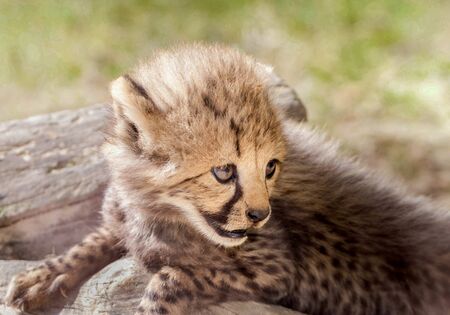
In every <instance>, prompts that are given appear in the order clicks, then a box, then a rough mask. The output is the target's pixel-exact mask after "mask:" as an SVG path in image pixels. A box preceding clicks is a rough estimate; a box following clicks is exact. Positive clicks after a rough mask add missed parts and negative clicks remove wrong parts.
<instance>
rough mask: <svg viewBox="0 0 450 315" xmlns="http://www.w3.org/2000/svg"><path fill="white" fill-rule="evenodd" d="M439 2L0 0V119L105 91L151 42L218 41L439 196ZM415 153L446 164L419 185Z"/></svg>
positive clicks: (315, 116)
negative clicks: (250, 58)
mask: <svg viewBox="0 0 450 315" xmlns="http://www.w3.org/2000/svg"><path fill="white" fill-rule="evenodd" d="M449 10H450V3H449V2H448V1H444V0H442V1H440V0H434V1H419V0H378V1H369V0H310V1H305V0H301V1H288V0H278V1H256V0H239V1H238V0H218V1H206V0H192V1H188V0H179V1H162V0H154V1H143V0H130V1H126V2H125V1H118V0H96V1H67V0H60V1H56V0H41V1H8V0H0V12H1V14H0V121H1V120H8V119H15V118H22V117H26V116H30V115H33V114H37V113H44V112H50V111H56V110H61V109H65V108H76V107H81V106H86V105H90V104H93V103H96V102H104V101H108V99H109V97H108V91H107V86H108V83H109V82H110V81H111V80H112V79H114V78H115V77H117V76H118V75H119V74H121V73H122V72H124V71H125V70H126V69H127V68H129V67H130V66H132V65H133V64H134V63H135V62H136V60H138V59H139V58H141V57H143V56H146V55H148V54H150V53H151V52H152V51H153V50H154V49H156V48H159V47H165V46H169V45H171V44H173V43H177V42H186V41H194V40H203V41H220V42H225V43H228V44H230V45H234V46H237V47H240V48H241V49H243V50H245V51H247V52H249V53H251V54H253V55H255V56H256V57H258V58H259V59H260V60H262V61H264V62H266V63H270V64H272V65H274V66H275V69H276V70H277V71H278V72H279V73H280V74H281V75H282V76H283V77H284V78H286V79H287V81H288V82H289V83H290V84H292V85H293V86H294V87H295V88H296V89H297V90H298V91H299V94H300V95H301V97H302V98H303V100H304V102H305V103H306V105H307V107H308V110H309V112H310V117H311V120H312V121H313V122H314V123H315V124H318V125H320V126H323V128H324V129H326V130H328V131H329V132H330V133H332V134H333V135H334V136H336V137H338V138H341V139H342V140H343V142H344V144H345V145H346V146H347V147H348V148H349V149H350V150H352V151H355V152H357V153H358V154H360V155H362V156H363V157H364V158H365V159H366V160H367V161H368V162H369V163H373V164H375V165H379V164H383V163H382V162H381V161H383V159H387V161H388V164H387V165H384V164H383V165H382V166H383V167H387V168H388V169H390V170H391V171H392V172H394V173H397V174H400V175H401V176H403V177H404V178H405V180H407V181H408V182H409V183H410V184H411V185H412V186H413V187H415V188H416V189H417V191H419V192H423V193H427V194H433V195H436V196H439V197H442V196H443V197H446V196H447V197H448V195H449V193H450V157H449V158H447V156H450V154H449V152H448V148H447V146H446V145H444V142H445V141H447V142H448V139H449V137H450V131H449V129H450V127H449V126H450V104H449V99H450V84H449V78H450V58H449V57H450V41H449V40H448V38H449V37H450V22H449V19H448V16H447V14H446V13H447V12H449ZM409 129H410V131H408V130H409ZM411 130H412V131H417V130H420V131H421V132H420V133H419V134H417V133H416V132H412V131H411ZM380 134H383V137H385V138H386V137H387V138H388V139H390V140H391V141H392V143H391V142H389V143H388V142H386V139H385V138H382V137H381V136H380ZM381 138H382V139H381ZM436 139H441V140H439V141H438V140H436ZM445 139H447V140H445ZM421 152H428V153H429V154H426V155H424V154H422V153H421ZM424 163H429V164H431V165H434V167H431V168H428V167H427V168H426V171H427V172H431V173H430V176H438V177H439V178H441V177H442V174H449V176H444V179H442V180H441V181H439V182H440V183H441V182H442V183H441V184H439V185H437V186H436V183H434V184H433V185H431V184H430V185H428V184H427V185H425V186H423V185H422V184H423V183H424V182H427V181H426V180H424V179H423V177H424V176H425V175H424V174H423V173H420V171H419V170H418V169H421V168H424V167H423V166H424ZM430 169H431V171H430ZM413 170H414V171H413ZM410 174H414V175H413V176H411V175H410ZM429 182H430V183H431V182H432V181H429Z"/></svg>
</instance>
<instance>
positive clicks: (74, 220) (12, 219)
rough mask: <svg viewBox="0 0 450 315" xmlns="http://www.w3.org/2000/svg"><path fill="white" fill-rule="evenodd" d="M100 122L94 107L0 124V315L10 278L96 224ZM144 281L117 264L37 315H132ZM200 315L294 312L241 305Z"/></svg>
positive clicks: (102, 173) (102, 168) (128, 264)
mask: <svg viewBox="0 0 450 315" xmlns="http://www.w3.org/2000/svg"><path fill="white" fill-rule="evenodd" d="M106 115H107V111H106V109H105V106H101V105H99V106H95V107H90V108H85V109H81V110H76V111H64V112H60V113H55V114H50V115H42V116H37V117H32V118H29V119H26V120H22V121H12V122H8V123H4V124H0V259H2V260H0V314H2V315H6V314H16V312H15V311H13V310H12V309H9V308H7V307H5V306H4V305H1V302H2V300H1V299H2V298H3V296H4V294H5V292H6V286H7V284H8V282H9V280H10V278H11V277H12V276H13V275H14V274H15V273H17V272H19V271H21V270H23V269H25V268H26V267H31V266H34V265H36V264H37V263H38V262H37V261H31V260H39V259H43V258H45V256H47V255H50V254H58V253H61V252H63V251H64V250H66V249H67V248H69V247H70V246H71V245H73V244H74V243H77V242H78V241H80V239H81V238H82V237H83V236H84V235H86V234H87V233H88V232H90V231H91V230H93V228H94V227H95V226H96V224H97V223H98V219H99V212H98V211H99V209H100V206H101V201H102V195H103V191H104V188H105V184H106V182H107V179H108V177H107V174H108V172H107V170H106V165H105V162H104V159H103V157H102V156H101V154H100V146H101V143H102V142H103V135H102V133H101V129H102V128H103V125H104V123H105V116H106ZM13 259H20V260H13ZM150 277H151V275H149V274H147V273H145V272H143V271H142V270H141V269H140V268H139V267H137V266H136V265H135V264H134V263H133V261H132V259H131V258H127V259H122V260H119V261H117V262H115V263H113V264H111V265H110V266H107V267H106V268H105V269H103V270H102V271H101V272H99V273H98V274H96V275H95V276H94V277H92V278H91V279H89V280H88V281H87V282H86V283H85V284H83V285H82V286H81V288H80V289H79V291H76V292H73V293H72V295H71V296H70V297H69V300H68V303H66V305H65V306H64V305H63V304H62V305H63V306H60V307H57V308H52V309H51V310H46V311H45V312H42V313H40V314H65V315H79V314H124V315H127V314H133V309H134V308H135V307H136V305H137V304H138V301H139V299H140V297H141V295H142V292H143V289H144V286H145V283H146V282H147V281H148V279H149V278H150ZM57 302H58V301H57ZM59 302H61V301H59ZM66 302H67V301H66ZM37 314H39V313H37ZM202 314H205V315H206V314H255V315H256V314H286V315H288V314H299V313H296V312H293V311H290V310H287V309H285V308H282V307H278V306H273V305H263V304H258V303H254V302H245V303H226V304H223V305H220V306H217V307H212V308H210V309H208V310H205V311H204V312H203V313H202Z"/></svg>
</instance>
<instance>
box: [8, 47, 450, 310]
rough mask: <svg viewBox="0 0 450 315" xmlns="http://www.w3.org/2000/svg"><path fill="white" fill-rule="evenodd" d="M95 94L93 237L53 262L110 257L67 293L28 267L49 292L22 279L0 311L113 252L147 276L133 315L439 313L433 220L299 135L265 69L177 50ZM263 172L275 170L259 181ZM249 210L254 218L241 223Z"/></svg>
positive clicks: (282, 87) (449, 223)
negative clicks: (205, 314)
mask: <svg viewBox="0 0 450 315" xmlns="http://www.w3.org/2000/svg"><path fill="white" fill-rule="evenodd" d="M111 94H112V96H113V98H114V104H113V109H114V114H113V117H112V120H111V130H110V131H109V134H110V136H109V139H108V142H107V143H106V144H105V147H104V149H105V155H106V157H107V159H108V162H109V165H110V170H111V183H110V186H109V189H108V191H107V194H106V196H105V203H104V208H103V215H104V229H105V231H108V233H107V234H104V233H103V232H101V233H102V235H108V236H107V237H106V236H105V237H102V238H101V240H102V241H99V240H95V239H94V237H93V236H90V237H89V240H90V241H89V244H90V245H89V247H88V248H89V250H88V252H87V253H84V252H82V250H83V248H84V247H79V246H78V247H75V248H74V249H71V250H70V251H69V253H68V254H66V255H63V256H61V258H58V259H61V261H62V262H61V264H63V263H64V262H69V263H70V265H71V266H73V268H78V269H75V270H79V269H83V268H86V266H87V265H86V260H85V259H84V260H81V261H76V260H74V255H75V254H76V253H82V254H83V257H85V256H86V254H87V255H89V254H90V253H91V252H93V253H98V252H99V248H100V249H101V248H103V250H105V246H104V244H107V245H108V248H110V251H107V252H108V253H110V254H108V255H109V256H108V257H111V258H109V259H103V260H102V259H99V258H96V257H100V256H98V255H94V259H92V261H93V264H92V265H89V266H90V268H89V269H87V270H89V272H86V273H85V274H82V275H81V276H79V277H77V278H76V279H75V278H74V275H75V274H74V273H73V272H72V271H71V270H66V271H64V270H63V269H61V268H62V267H61V266H63V265H61V264H59V265H58V259H56V261H53V263H55V264H57V267H56V271H54V270H52V269H49V266H45V265H44V266H43V267H42V269H43V270H45V271H43V272H44V274H45V275H46V277H47V275H50V277H49V279H47V278H45V279H44V280H42V277H38V278H37V277H36V275H35V273H36V271H30V272H27V273H23V274H22V275H20V276H19V277H18V278H16V279H15V280H13V282H12V283H11V285H10V288H9V291H8V296H7V299H6V300H7V302H8V303H9V304H10V305H13V306H17V307H23V308H26V309H33V308H37V307H40V306H43V305H45V301H46V298H47V295H46V294H51V293H55V290H54V289H51V290H47V291H45V292H46V294H43V293H42V291H39V292H40V293H39V294H38V293H37V290H36V289H34V288H35V287H36V286H42V287H43V288H45V289H47V288H53V287H58V288H61V285H60V284H61V283H62V284H64V286H62V287H63V288H67V289H70V288H71V287H73V286H74V285H75V283H76V282H77V281H81V279H82V278H84V277H85V276H86V275H87V274H88V273H92V272H94V271H95V270H98V269H99V268H101V267H102V266H103V265H104V264H105V263H107V262H109V261H111V259H115V258H117V257H119V256H120V255H121V254H122V251H123V250H124V249H125V250H126V251H128V252H129V253H130V254H132V255H133V256H134V257H135V258H136V259H137V260H138V261H140V262H141V263H142V264H143V266H145V267H146V268H147V269H148V270H149V271H152V272H155V273H156V274H155V276H154V277H152V280H151V281H150V283H149V284H148V286H147V289H146V292H145V294H144V297H143V298H142V300H141V303H140V305H139V306H138V307H137V313H138V314H142V313H145V314H168V313H170V314H186V313H190V312H194V310H195V308H203V307H206V306H208V305H211V304H217V303H221V302H224V301H227V300H255V301H261V302H265V303H277V304H281V305H284V306H287V307H291V308H293V309H296V310H299V311H303V312H305V313H308V314H446V313H447V312H448V309H449V307H450V305H449V304H450V283H449V279H450V275H449V272H450V271H449V266H450V215H449V213H448V211H444V210H442V209H439V208H438V207H436V206H434V205H433V204H432V203H431V202H429V201H427V200H424V199H421V198H417V197H413V196H410V195H408V194H406V193H405V192H403V191H401V190H400V189H398V188H397V187H396V186H395V184H393V183H392V182H389V183H388V182H387V181H384V180H383V179H380V178H378V177H377V176H375V175H373V174H371V172H369V171H367V170H366V169H364V168H362V167H361V166H359V165H358V164H357V163H356V162H354V161H352V160H350V159H347V158H344V157H341V156H340V155H339V153H338V150H337V146H336V145H335V144H334V143H332V142H329V141H326V140H325V139H324V137H323V136H321V135H320V133H318V132H316V131H314V130H311V129H310V128H309V127H307V126H306V125H304V124H299V121H303V120H305V119H306V114H305V110H304V108H303V105H302V104H301V102H300V101H299V100H298V98H297V97H296V94H295V92H293V91H292V89H290V88H289V87H288V86H287V85H286V84H284V83H283V82H282V81H281V80H280V79H279V78H278V77H277V76H276V75H275V74H274V73H273V71H272V70H271V69H270V68H268V67H266V66H264V65H262V64H259V63H257V62H255V61H254V60H253V59H252V58H250V57H248V56H245V55H243V54H241V53H239V52H238V51H236V50H233V49H230V48H225V47H222V46H204V45H192V46H186V47H178V48H176V49H173V50H170V51H163V52H159V53H157V54H156V55H155V56H154V57H153V58H151V59H149V60H147V61H144V62H143V63H141V64H140V65H139V66H138V67H137V68H136V69H135V70H133V71H131V72H130V73H129V74H128V75H125V76H123V77H121V78H119V79H117V80H116V81H114V82H113V83H112V85H111ZM273 159H276V160H278V161H279V163H278V164H277V170H276V172H275V175H274V176H273V177H272V178H266V166H267V164H268V162H269V161H271V160H273ZM223 165H232V167H233V170H234V171H235V174H236V176H235V177H234V178H232V179H231V180H230V181H228V182H226V183H220V182H219V181H218V180H217V179H216V178H215V177H214V175H213V172H212V169H213V168H214V167H219V166H223ZM255 209H256V210H264V211H265V213H266V214H269V213H270V215H268V216H267V217H265V218H264V219H261V220H260V221H259V222H254V221H253V220H252V219H251V216H249V212H251V211H253V210H255ZM243 230H245V231H246V235H244V234H239V235H238V236H241V237H231V236H232V234H230V232H233V231H234V232H236V231H243ZM236 233H237V232H236ZM38 273H39V272H38ZM61 273H62V274H64V275H65V276H64V277H63V280H61V281H56V283H57V285H55V284H54V283H55V279H58V277H59V275H60V274H61ZM44 274H43V275H44ZM66 279H67V281H66ZM69 279H70V280H69ZM56 291H57V290H56Z"/></svg>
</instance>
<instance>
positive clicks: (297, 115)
mask: <svg viewBox="0 0 450 315" xmlns="http://www.w3.org/2000/svg"><path fill="white" fill-rule="evenodd" d="M262 66H263V67H264V69H265V71H266V72H267V73H268V74H269V84H268V85H269V99H270V102H271V103H272V105H274V106H275V108H276V109H277V110H278V111H279V112H280V113H281V115H282V117H283V119H290V120H294V121H297V122H305V121H307V113H306V108H305V106H304V105H303V103H302V101H301V100H300V98H299V97H298V95H297V92H295V90H294V89H293V88H292V87H291V86H289V85H288V84H287V83H286V82H284V80H283V79H281V78H280V77H279V76H278V75H277V74H276V73H275V72H274V71H273V68H272V67H270V66H267V65H262Z"/></svg>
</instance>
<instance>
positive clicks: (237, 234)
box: [214, 226, 247, 238]
mask: <svg viewBox="0 0 450 315" xmlns="http://www.w3.org/2000/svg"><path fill="white" fill-rule="evenodd" d="M214 228H215V230H216V232H217V234H219V235H220V236H223V237H228V238H244V237H246V236H247V230H243V229H242V230H233V231H227V230H224V229H221V228H220V227H218V226H215V227H214Z"/></svg>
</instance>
